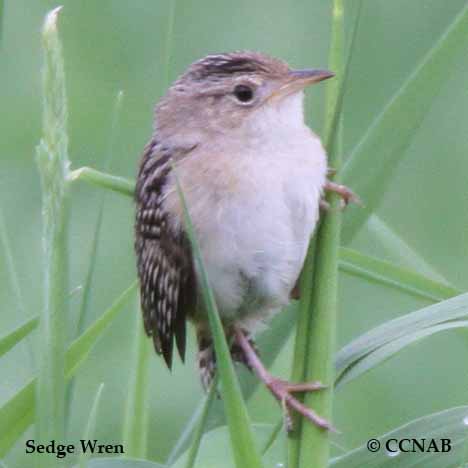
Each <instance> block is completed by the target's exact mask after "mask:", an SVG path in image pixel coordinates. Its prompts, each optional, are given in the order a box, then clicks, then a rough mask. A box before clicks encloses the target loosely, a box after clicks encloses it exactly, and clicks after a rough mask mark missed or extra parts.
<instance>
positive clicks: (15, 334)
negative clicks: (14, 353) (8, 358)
mask: <svg viewBox="0 0 468 468" xmlns="http://www.w3.org/2000/svg"><path fill="white" fill-rule="evenodd" d="M38 323H39V319H38V317H33V318H31V319H29V320H27V321H26V322H24V323H23V324H22V325H19V326H18V327H16V328H15V329H14V330H13V331H11V332H9V333H7V334H5V335H3V336H2V337H0V357H2V356H3V355H4V354H6V353H7V352H8V351H10V349H11V348H13V347H14V346H15V345H16V344H18V343H19V342H20V341H21V340H22V339H23V338H25V337H26V336H28V335H29V334H30V333H31V332H32V331H33V330H34V329H35V328H36V327H37V324H38Z"/></svg>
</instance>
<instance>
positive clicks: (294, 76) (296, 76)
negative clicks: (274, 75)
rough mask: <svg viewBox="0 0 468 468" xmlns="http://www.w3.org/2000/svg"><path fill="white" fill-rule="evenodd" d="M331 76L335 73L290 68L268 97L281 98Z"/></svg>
mask: <svg viewBox="0 0 468 468" xmlns="http://www.w3.org/2000/svg"><path fill="white" fill-rule="evenodd" d="M333 76H335V74H334V73H332V72H331V71H328V70H313V69H310V68H306V69H304V70H291V71H290V72H289V73H288V75H287V76H286V78H285V80H284V81H282V82H281V84H280V86H278V87H275V89H274V90H273V92H272V93H271V95H270V96H269V99H272V98H273V99H275V98H279V99H282V98H284V97H285V96H288V95H290V94H294V93H296V92H298V91H301V90H302V89H304V88H305V87H306V86H307V85H310V84H313V83H318V82H319V81H323V80H327V79H328V78H332V77H333Z"/></svg>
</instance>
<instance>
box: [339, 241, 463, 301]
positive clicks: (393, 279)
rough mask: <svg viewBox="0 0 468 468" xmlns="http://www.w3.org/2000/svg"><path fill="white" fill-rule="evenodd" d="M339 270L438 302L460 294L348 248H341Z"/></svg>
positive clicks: (418, 274) (429, 279)
mask: <svg viewBox="0 0 468 468" xmlns="http://www.w3.org/2000/svg"><path fill="white" fill-rule="evenodd" d="M340 270H341V271H343V272H345V273H347V274H350V275H353V276H357V277H360V278H365V279H367V280H369V281H372V282H375V283H379V284H385V285H387V286H391V287H393V288H395V289H398V290H400V291H403V292H405V293H407V294H411V295H413V296H416V297H420V298H423V299H429V300H431V301H435V302H437V301H442V300H443V299H448V298H449V297H453V296H457V295H458V294H461V291H459V290H457V289H456V288H454V287H452V286H449V285H447V284H444V283H440V282H438V281H434V280H433V279H431V278H428V277H426V276H424V275H421V274H420V273H416V272H414V271H412V270H409V269H406V268H402V267H399V266H397V265H394V264H393V263H391V262H387V261H385V260H381V259H378V258H376V257H372V256H369V255H365V254H362V253H361V252H358V251H356V250H353V249H348V248H346V247H341V248H340Z"/></svg>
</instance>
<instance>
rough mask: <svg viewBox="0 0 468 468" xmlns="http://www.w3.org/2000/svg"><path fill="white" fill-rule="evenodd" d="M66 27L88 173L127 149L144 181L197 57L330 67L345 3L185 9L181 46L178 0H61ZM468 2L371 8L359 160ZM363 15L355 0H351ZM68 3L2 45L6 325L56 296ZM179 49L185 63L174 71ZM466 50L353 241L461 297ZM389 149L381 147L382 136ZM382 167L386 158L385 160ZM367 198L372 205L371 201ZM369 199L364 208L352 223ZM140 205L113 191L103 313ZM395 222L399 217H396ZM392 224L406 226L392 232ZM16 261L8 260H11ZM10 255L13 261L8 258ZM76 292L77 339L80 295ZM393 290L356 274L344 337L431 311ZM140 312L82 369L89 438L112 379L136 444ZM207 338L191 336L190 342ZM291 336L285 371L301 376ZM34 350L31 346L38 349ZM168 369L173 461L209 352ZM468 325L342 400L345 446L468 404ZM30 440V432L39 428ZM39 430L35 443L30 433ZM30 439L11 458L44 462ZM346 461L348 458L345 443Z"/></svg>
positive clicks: (357, 107)
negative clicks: (56, 129) (170, 97)
mask: <svg viewBox="0 0 468 468" xmlns="http://www.w3.org/2000/svg"><path fill="white" fill-rule="evenodd" d="M63 4H64V6H65V7H64V9H63V11H62V13H61V16H60V22H59V24H60V26H59V27H60V33H61V38H62V41H63V52H64V57H65V67H66V73H67V77H66V78H67V91H68V98H69V133H70V158H71V161H72V165H73V168H78V167H80V166H83V165H88V166H92V167H95V168H98V169H103V168H104V164H105V158H106V155H107V154H108V153H109V147H110V146H111V148H112V149H111V152H112V158H113V162H112V172H113V173H115V174H119V175H122V176H125V177H129V178H133V177H134V175H135V173H136V166H137V162H138V160H139V155H140V152H141V150H142V148H143V146H144V144H145V143H146V141H147V140H148V138H149V137H150V134H151V128H152V109H153V105H154V103H155V102H156V101H157V99H158V98H160V97H161V95H162V94H163V93H164V90H165V88H166V87H167V83H168V82H170V81H172V80H173V79H174V78H176V77H177V76H178V74H180V73H181V72H183V70H184V68H185V67H186V66H187V65H188V64H189V63H190V62H192V61H193V60H195V59H197V58H200V57H201V56H203V55H206V54H208V53H213V52H220V51H229V50H236V49H252V50H259V51H263V52H267V53H270V54H272V55H276V56H279V57H282V58H284V59H285V60H287V61H288V62H289V63H290V64H291V65H292V66H295V67H307V66H312V67H326V64H327V56H328V44H329V26H330V8H331V3H330V2H328V1H325V0H322V1H317V0H316V1H290V2H288V1H266V0H264V1H254V2H252V1H247V0H240V1H239V0H238V1H237V2H228V1H226V0H222V1H214V0H211V1H208V0H200V1H197V2H188V1H180V2H177V4H176V9H175V23H174V31H173V35H172V39H171V40H170V41H169V44H168V41H167V28H168V26H167V25H168V15H169V9H170V8H169V3H168V2H167V1H160V2H156V1H149V0H147V1H145V0H137V1H134V2H129V1H117V0H113V1H110V0H109V1H106V0H102V1H84V0H83V1H76V0H75V1H68V2H66V1H65V2H63ZM465 4H466V1H465V0H450V1H449V2H442V1H440V0H413V1H411V2H408V1H407V0H392V1H391V2H388V1H385V0H366V1H363V10H362V19H361V24H360V27H359V30H358V34H357V38H356V45H355V47H356V49H355V52H354V55H353V61H352V64H351V69H350V76H349V81H348V83H347V90H346V95H345V104H344V150H345V151H344V154H345V158H346V154H349V153H350V151H351V150H352V149H353V147H354V146H355V145H356V143H357V142H358V141H359V140H360V138H361V137H362V135H363V134H364V132H365V131H366V130H367V128H368V127H369V126H370V125H371V124H372V122H373V121H374V119H375V118H376V116H377V115H378V114H379V113H380V112H381V110H382V108H383V107H384V106H385V105H386V103H388V101H389V99H390V98H391V96H392V95H393V93H394V92H395V91H397V90H398V89H399V88H400V86H401V84H402V83H403V81H404V80H405V79H406V78H407V77H408V75H409V74H410V73H411V71H412V70H413V69H414V68H415V66H416V65H417V64H418V62H419V61H420V60H421V59H422V58H423V57H424V55H425V53H426V52H427V51H428V50H429V49H430V48H431V47H432V46H433V44H434V43H435V42H436V41H437V39H438V38H439V37H440V36H441V34H442V33H443V31H444V30H445V28H446V27H447V26H448V25H449V24H450V23H451V21H453V18H454V17H455V16H456V14H457V13H458V12H459V11H460V10H461V8H462V7H463V6H464V5H465ZM346 5H347V6H349V7H350V10H351V11H353V8H354V2H353V1H348V2H347V3H346ZM55 6H56V4H55V3H53V2H47V1H33V0H30V1H26V0H15V1H6V4H5V5H4V14H3V24H2V37H1V42H0V106H1V113H0V207H1V209H2V211H3V215H4V219H5V222H6V226H7V229H8V234H9V238H10V243H11V247H12V252H13V254H14V261H15V267H16V269H17V271H18V276H19V281H20V287H21V290H22V295H23V299H24V307H21V305H20V304H18V302H17V300H16V299H15V296H14V294H13V293H12V285H11V278H10V277H9V275H8V271H7V268H6V263H5V262H4V261H0V304H1V309H2V310H1V314H0V335H2V334H3V333H5V332H7V331H8V330H10V329H12V328H13V327H14V326H15V325H17V324H19V323H21V322H22V321H23V320H24V318H25V315H26V316H32V315H35V314H37V313H38V312H39V310H40V308H41V305H42V286H43V281H42V270H41V267H42V263H41V261H42V253H41V212H40V210H41V205H40V203H41V200H40V184H39V176H38V172H37V169H36V165H35V146H36V145H37V143H38V141H39V138H40V133H41V91H40V85H41V80H40V78H41V77H40V67H41V51H40V28H41V24H42V21H43V18H44V15H45V14H46V12H47V11H48V10H50V9H51V8H53V7H55ZM167 50H169V51H170V60H169V69H168V70H167V69H166V68H165V60H166V59H165V57H166V53H167ZM467 56H468V51H466V50H465V51H464V54H463V53H461V54H458V55H457V59H456V60H455V62H454V63H453V64H452V66H451V67H450V68H448V69H447V70H446V74H447V78H446V80H445V82H444V84H443V86H442V87H441V89H440V91H439V93H438V95H437V97H436V98H435V99H434V101H433V102H431V103H430V106H429V111H428V113H427V115H426V117H425V119H424V121H423V122H422V124H421V126H420V127H419V129H418V130H417V132H416V133H415V134H414V137H413V139H412V141H411V144H410V145H409V146H408V147H406V148H405V149H404V150H403V151H402V154H401V156H400V157H399V162H398V164H396V165H395V166H394V167H392V170H391V171H390V173H389V175H388V178H387V183H386V184H385V185H383V186H382V187H381V189H382V190H385V193H384V194H383V197H382V202H381V203H380V204H379V206H378V208H377V210H376V213H375V215H373V216H372V217H371V218H369V221H368V222H367V224H366V225H365V226H364V227H363V228H362V229H361V230H360V231H359V233H358V235H357V236H356V237H355V238H354V239H353V241H352V242H351V244H348V245H349V246H352V247H354V248H356V249H358V250H360V251H362V252H364V253H369V254H372V255H376V256H378V257H381V258H385V259H388V260H391V261H393V262H395V263H397V264H400V265H402V266H408V267H411V268H413V269H416V270H418V271H420V272H422V273H424V274H427V275H429V276H431V277H433V278H435V279H442V280H445V281H447V282H449V283H450V284H452V285H453V286H455V287H457V288H459V289H460V290H466V289H467V279H466V278H467V276H468V242H467V240H468V239H467V232H468V209H467V206H468V205H467V202H468V188H467V173H468V157H467V153H468V152H467V150H468V125H467V123H468V86H467V83H468V60H466V58H467ZM324 86H325V85H320V86H317V87H316V88H315V89H313V90H311V91H310V92H308V97H307V120H308V122H309V123H310V125H311V126H312V127H313V128H314V129H316V130H317V131H318V132H319V133H320V130H321V122H322V108H323V92H324V89H325V88H324ZM120 90H122V91H123V93H124V97H123V101H122V106H121V112H120V114H119V124H118V131H117V132H116V135H115V138H113V141H112V144H111V145H110V143H109V138H110V137H109V134H110V127H111V122H112V118H113V117H112V109H113V108H114V106H115V99H116V95H117V93H118V92H119V91H120ZM385 144H386V142H385V141H384V140H383V141H382V145H385ZM372 164H375V165H376V166H378V165H379V164H381V161H380V160H379V154H378V153H377V154H375V159H374V161H373V162H372ZM101 196H102V192H101V191H100V189H97V188H93V187H90V186H86V185H84V184H80V183H78V184H76V185H75V186H74V188H73V193H72V212H71V226H70V270H71V278H70V285H71V288H72V289H74V288H76V287H78V286H80V285H82V284H83V281H84V277H85V274H86V270H87V267H88V262H89V252H90V247H91V241H92V237H93V232H94V228H95V223H96V216H97V212H98V206H99V201H100V199H101ZM364 203H366V200H364ZM358 209H359V208H356V207H352V208H350V209H349V210H348V211H347V212H346V213H345V216H344V223H345V227H346V220H347V219H349V217H351V216H353V214H354V211H355V210H358ZM132 225H133V204H132V202H131V200H129V199H126V198H124V197H121V196H119V195H115V194H108V195H106V202H105V211H104V220H103V229H102V234H101V237H100V244H99V253H98V258H97V263H96V276H95V280H94V284H93V295H92V307H91V310H92V313H91V314H89V316H88V317H86V322H87V323H91V322H92V321H93V320H94V319H95V318H97V317H98V316H99V315H100V314H101V313H102V311H103V310H104V309H105V308H106V307H107V306H108V305H109V304H110V303H111V302H112V301H113V299H114V298H115V297H117V295H118V294H119V293H120V292H121V291H122V290H123V289H124V288H125V287H127V286H128V285H129V284H130V283H131V281H132V280H133V278H134V277H135V267H134V263H135V261H134V256H133V239H132ZM385 226H386V227H385ZM390 233H391V234H390ZM0 255H3V252H2V254H0ZM0 258H3V257H0ZM80 299H81V297H80V293H79V291H78V292H75V293H74V295H73V300H72V305H73V306H72V308H71V311H70V338H71V337H72V336H73V333H74V329H75V325H76V317H77V313H78V309H79V305H80ZM427 304H428V302H424V301H422V300H421V301H419V300H417V299H415V298H413V297H409V296H405V295H403V294H401V293H399V292H396V291H394V290H392V289H389V288H386V287H384V286H379V285H376V284H371V283H366V282H363V281H362V280H361V279H356V278H353V277H351V276H347V275H343V274H342V275H340V309H339V321H338V325H339V329H338V338H339V339H338V342H339V345H340V346H341V345H343V344H345V343H347V342H348V341H349V340H350V339H352V338H353V337H356V336H358V335H359V334H361V333H363V332H364V331H366V330H368V329H370V328H372V327H374V326H375V325H377V324H379V323H381V322H384V321H386V320H389V319H391V318H393V317H397V316H399V315H402V314H404V313H407V312H409V311H412V310H414V309H417V308H419V307H422V306H424V305H427ZM135 312H136V307H128V310H127V311H126V312H125V313H123V314H120V316H119V318H118V319H117V320H116V321H115V322H114V323H113V325H112V327H111V329H110V330H109V332H108V333H107V334H106V335H105V336H104V337H103V339H102V340H101V341H100V342H99V343H98V345H97V346H96V347H95V348H94V349H93V351H92V354H91V355H90V357H89V360H88V362H87V364H85V366H84V367H83V368H82V369H81V370H80V372H79V375H78V378H77V388H76V390H77V391H76V393H75V400H74V402H73V405H72V413H71V415H70V418H69V423H70V438H71V439H79V438H80V435H81V433H82V431H83V427H84V425H85V423H86V419H87V414H88V412H89V408H90V406H91V401H92V398H93V397H94V395H95V392H96V390H97V387H98V385H99V384H100V383H101V382H104V383H105V387H104V390H103V399H102V402H101V406H100V410H99V423H98V434H97V437H98V438H99V439H101V440H105V441H109V443H118V442H119V441H120V440H121V428H122V421H123V417H124V412H125V397H126V395H127V386H128V383H129V379H130V376H131V372H132V369H131V367H132V365H133V364H132V361H131V355H132V349H133V348H132V342H133V329H134V326H133V324H134V320H135ZM37 338H38V337H37V336H36V335H35V334H33V335H32V336H31V340H30V341H27V342H24V343H22V344H21V345H19V346H17V347H15V348H14V350H13V351H12V352H10V353H8V354H7V355H6V356H4V357H3V358H2V359H0V404H2V403H3V402H5V401H6V400H7V399H8V398H9V397H11V396H12V395H13V394H14V393H15V391H16V390H17V389H18V388H20V386H21V385H23V384H24V383H25V382H26V381H27V380H28V378H29V377H30V376H31V375H32V374H33V373H34V368H35V364H36V362H35V356H34V351H31V349H33V347H34V343H35V340H37ZM190 342H191V343H192V344H193V336H190ZM291 344H292V341H291V340H289V341H288V344H287V345H286V346H285V348H284V349H283V350H282V351H281V352H280V356H279V358H278V360H277V362H276V363H275V366H274V370H275V372H276V373H277V374H280V375H282V376H284V377H287V376H288V374H289V368H290V362H291V352H292V346H291ZM31 347H32V348H31ZM191 350H192V346H190V348H189V352H188V359H187V364H186V365H185V366H182V365H180V363H179V362H177V363H176V365H175V369H174V370H173V372H172V374H170V373H169V372H168V371H167V370H166V369H165V368H164V365H163V362H162V360H160V359H158V358H157V357H156V356H153V355H152V356H151V364H150V367H151V377H150V387H151V391H150V400H151V405H150V406H149V407H148V411H149V412H150V441H149V456H150V457H151V458H152V459H154V460H157V461H163V460H164V459H165V457H166V455H167V453H168V451H169V450H170V448H171V445H172V444H173V443H174V441H175V439H176V437H177V434H178V433H179V432H180V430H181V428H182V427H183V426H184V424H185V421H186V419H187V418H188V417H189V416H190V415H191V413H192V411H193V408H194V407H195V406H196V404H197V402H198V401H199V399H200V396H201V389H200V385H199V382H198V376H197V374H196V372H195V367H194V356H193V353H192V352H191ZM466 351H467V349H466V334H465V335H463V334H462V333H457V332H455V333H454V332H449V333H444V334H442V335H440V336H435V337H433V338H430V339H429V340H427V341H425V342H422V343H420V344H417V345H414V346H412V347H410V348H409V349H407V350H405V351H404V352H402V353H400V354H399V355H398V356H397V357H396V358H394V359H393V360H391V361H389V362H387V363H385V364H384V365H382V366H380V367H379V368H378V369H376V370H373V371H371V372H370V373H369V374H367V375H365V376H363V377H362V378H360V379H358V380H356V381H354V382H352V383H351V384H350V385H348V386H346V387H344V388H342V389H341V390H340V391H339V392H338V393H337V395H336V401H335V425H336V426H337V427H338V428H339V430H340V431H341V434H340V435H339V436H338V437H337V442H338V444H339V445H340V446H341V447H343V448H346V449H349V448H352V447H354V446H357V445H360V444H361V443H363V442H365V440H367V439H368V438H370V437H373V436H377V435H379V434H381V433H383V432H386V431H388V430H390V429H392V428H394V427H396V426H399V425H401V424H403V423H404V422H406V421H409V420H411V419H414V418H416V417H418V416H422V415H424V414H427V413H431V412H435V411H438V410H442V409H445V408H448V407H451V406H455V405H462V404H466V401H467V397H468V372H467V367H466ZM249 408H250V410H251V415H252V417H253V419H254V420H255V421H256V422H276V421H277V419H278V416H279V414H280V413H279V409H278V407H277V405H276V403H275V402H274V401H273V400H272V399H271V398H270V396H269V395H267V394H266V392H264V391H259V392H257V393H256V394H255V396H254V398H253V399H252V400H251V401H250V403H249ZM29 434H32V432H31V431H30V432H29ZM28 438H29V436H28ZM23 451H24V440H23V441H20V442H19V443H18V444H17V445H16V447H15V449H14V450H13V451H12V452H11V454H10V455H9V456H8V457H7V458H6V461H7V462H8V466H9V467H23V466H28V465H27V463H28V461H27V459H25V458H24V454H23ZM337 453H341V450H339V449H337Z"/></svg>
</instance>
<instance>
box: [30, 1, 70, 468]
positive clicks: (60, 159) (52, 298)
mask: <svg viewBox="0 0 468 468" xmlns="http://www.w3.org/2000/svg"><path fill="white" fill-rule="evenodd" d="M59 11H60V8H56V9H55V10H52V11H51V12H50V13H49V14H48V15H47V17H46V19H45V22H44V27H43V31H42V41H43V50H44V67H43V97H44V100H43V108H44V115H43V137H42V140H41V142H40V144H39V146H38V149H37V164H38V167H39V172H40V175H41V182H42V206H43V210H42V213H43V246H44V278H45V293H44V297H45V305H44V308H43V311H42V313H41V316H40V333H41V340H40V341H39V374H38V380H37V388H36V399H37V402H36V440H37V441H38V443H44V442H45V443H46V442H47V441H49V440H52V439H56V440H63V439H64V435H65V434H64V432H65V377H64V366H65V362H64V355H65V340H66V334H67V320H68V317H67V315H68V297H67V293H68V261H67V255H68V246H67V225H68V184H67V174H68V168H69V160H68V136H67V103H66V92H65V73H64V65H63V58H62V50H61V44H60V39H59V37H58V32H57V17H58V13H59ZM36 462H37V466H38V467H41V466H47V467H48V468H51V467H52V466H56V465H57V463H58V461H57V460H56V459H55V460H54V459H50V460H49V459H48V457H42V456H38V457H37V458H36Z"/></svg>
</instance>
